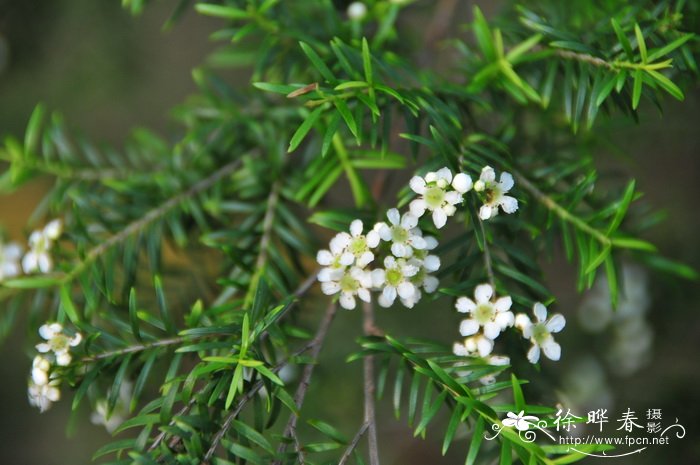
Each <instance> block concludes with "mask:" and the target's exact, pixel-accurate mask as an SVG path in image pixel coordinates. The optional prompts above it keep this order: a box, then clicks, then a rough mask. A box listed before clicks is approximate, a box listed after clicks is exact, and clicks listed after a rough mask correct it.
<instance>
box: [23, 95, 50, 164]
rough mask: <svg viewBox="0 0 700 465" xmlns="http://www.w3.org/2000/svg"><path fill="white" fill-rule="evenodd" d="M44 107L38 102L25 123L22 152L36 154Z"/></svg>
mask: <svg viewBox="0 0 700 465" xmlns="http://www.w3.org/2000/svg"><path fill="white" fill-rule="evenodd" d="M45 113H46V109H45V108H44V106H43V105H42V104H38V105H37V106H36V107H35V108H34V111H33V112H32V116H31V117H30V118H29V123H27V130H26V131H25V133H24V152H25V153H26V154H29V155H36V153H37V149H38V148H39V141H40V140H41V125H42V123H43V122H44V114H45Z"/></svg>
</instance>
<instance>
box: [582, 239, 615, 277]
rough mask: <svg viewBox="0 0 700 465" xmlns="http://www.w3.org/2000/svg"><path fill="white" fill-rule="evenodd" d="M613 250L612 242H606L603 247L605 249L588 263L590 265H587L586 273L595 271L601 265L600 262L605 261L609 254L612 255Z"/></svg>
mask: <svg viewBox="0 0 700 465" xmlns="http://www.w3.org/2000/svg"><path fill="white" fill-rule="evenodd" d="M611 250H612V246H611V245H610V244H606V245H605V246H604V247H603V250H601V251H600V253H599V254H598V255H596V257H595V258H594V259H593V260H591V261H590V262H589V263H588V266H587V267H586V270H585V271H584V274H589V273H592V272H593V271H595V269H596V268H598V266H600V264H601V263H603V261H605V259H607V258H608V255H610V251H611Z"/></svg>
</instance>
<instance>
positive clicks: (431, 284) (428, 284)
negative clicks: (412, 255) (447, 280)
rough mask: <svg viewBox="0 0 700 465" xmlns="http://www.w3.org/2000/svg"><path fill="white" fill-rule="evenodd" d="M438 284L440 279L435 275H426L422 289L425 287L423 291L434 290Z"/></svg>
mask: <svg viewBox="0 0 700 465" xmlns="http://www.w3.org/2000/svg"><path fill="white" fill-rule="evenodd" d="M439 285H440V280H439V279H437V278H436V277H435V276H426V277H425V279H424V280H423V289H425V292H435V290H436V289H437V288H438V286H439Z"/></svg>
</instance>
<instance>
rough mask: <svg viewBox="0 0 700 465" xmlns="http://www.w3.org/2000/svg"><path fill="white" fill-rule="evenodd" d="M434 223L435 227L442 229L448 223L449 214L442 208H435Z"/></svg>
mask: <svg viewBox="0 0 700 465" xmlns="http://www.w3.org/2000/svg"><path fill="white" fill-rule="evenodd" d="M433 223H435V227H436V228H438V229H440V228H442V227H443V226H445V223H447V214H446V213H445V211H444V210H443V209H442V208H436V209H435V210H433Z"/></svg>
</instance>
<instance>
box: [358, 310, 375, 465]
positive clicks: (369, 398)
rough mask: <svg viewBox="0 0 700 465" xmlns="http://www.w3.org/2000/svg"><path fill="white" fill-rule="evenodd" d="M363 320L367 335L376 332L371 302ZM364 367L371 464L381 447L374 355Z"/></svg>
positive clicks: (365, 361) (373, 462)
mask: <svg viewBox="0 0 700 465" xmlns="http://www.w3.org/2000/svg"><path fill="white" fill-rule="evenodd" d="M362 317H363V319H362V322H363V325H362V326H363V329H364V333H365V335H367V336H369V335H372V334H375V332H376V326H375V325H374V308H373V307H372V304H371V303H367V302H363V304H362ZM363 368H364V378H365V384H364V391H365V423H366V424H367V443H368V445H369V463H370V465H379V447H378V445H377V419H376V417H375V414H374V391H375V387H374V357H373V356H371V355H368V356H365V358H364V359H363Z"/></svg>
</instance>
